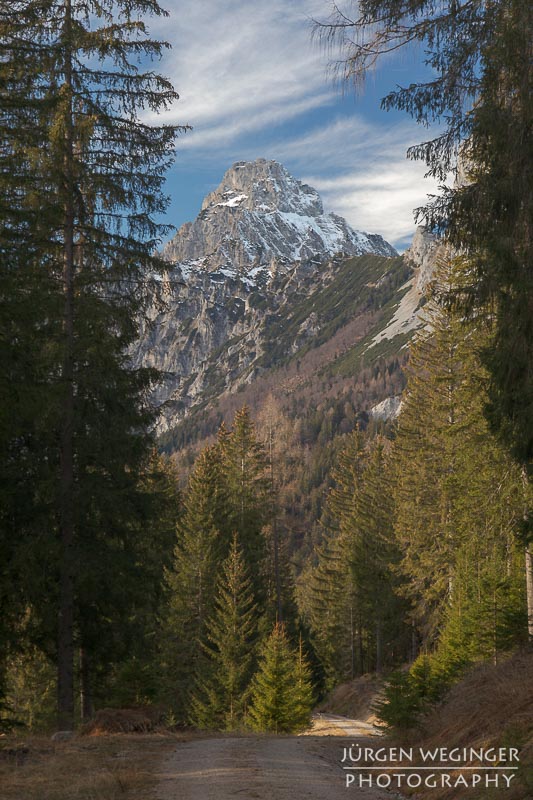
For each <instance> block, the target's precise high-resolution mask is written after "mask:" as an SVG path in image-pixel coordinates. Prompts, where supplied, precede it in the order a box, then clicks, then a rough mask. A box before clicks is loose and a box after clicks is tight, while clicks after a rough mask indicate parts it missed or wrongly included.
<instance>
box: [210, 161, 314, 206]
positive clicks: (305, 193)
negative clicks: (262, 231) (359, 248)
mask: <svg viewBox="0 0 533 800" xmlns="http://www.w3.org/2000/svg"><path fill="white" fill-rule="evenodd" d="M213 207H229V208H237V207H238V208H245V209H247V210H249V211H257V212H263V213H272V212H273V211H280V212H282V213H288V214H290V213H296V214H301V215H304V216H311V217H318V216H320V215H321V214H323V213H324V208H323V206H322V200H321V199H320V195H319V194H318V192H317V191H316V190H315V189H313V188H312V187H311V186H308V185H307V184H305V183H302V182H301V181H299V180H296V178H293V176H292V175H291V174H290V173H289V171H288V170H287V169H286V168H285V167H284V166H283V165H282V164H279V163H278V162H277V161H267V160H266V159H265V158H258V159H256V160H255V161H237V162H236V163H235V164H233V166H232V167H230V169H228V171H227V172H226V173H225V175H224V177H223V178H222V181H221V183H220V186H219V187H218V188H217V189H215V191H214V192H211V194H209V195H207V197H206V198H205V200H204V202H203V204H202V210H203V211H205V210H206V209H210V208H213Z"/></svg>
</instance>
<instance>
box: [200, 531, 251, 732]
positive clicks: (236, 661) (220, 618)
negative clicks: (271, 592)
mask: <svg viewBox="0 0 533 800" xmlns="http://www.w3.org/2000/svg"><path fill="white" fill-rule="evenodd" d="M217 586H218V591H217V596H216V599H215V608H214V611H213V614H212V616H211V618H210V619H209V620H208V622H207V626H206V628H207V642H206V644H205V645H204V650H205V654H206V656H207V658H208V661H209V663H208V665H207V667H206V677H205V678H203V679H202V677H200V679H199V680H197V686H196V689H195V691H194V694H193V699H192V704H191V706H192V708H191V713H190V718H191V721H192V722H193V723H194V724H196V725H198V726H199V727H202V728H220V729H224V730H233V729H235V728H237V727H238V726H239V725H240V724H241V723H242V721H243V717H244V711H245V704H246V690H247V687H248V684H249V682H250V678H251V674H252V671H253V667H254V663H255V658H254V650H255V646H256V638H257V606H256V605H255V603H254V599H253V592H252V585H251V581H250V578H249V575H248V570H247V568H246V565H245V563H244V559H243V555H242V550H241V548H240V546H239V543H238V540H237V535H236V534H235V536H234V538H233V541H232V544H231V548H230V552H229V554H228V557H227V559H226V560H225V562H224V563H223V565H222V571H221V574H220V577H219V580H218V584H217Z"/></svg>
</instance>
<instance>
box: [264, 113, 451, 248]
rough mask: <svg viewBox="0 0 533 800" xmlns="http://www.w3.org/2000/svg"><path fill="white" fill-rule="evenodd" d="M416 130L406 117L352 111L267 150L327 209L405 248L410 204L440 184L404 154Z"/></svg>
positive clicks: (423, 199) (409, 233)
mask: <svg viewBox="0 0 533 800" xmlns="http://www.w3.org/2000/svg"><path fill="white" fill-rule="evenodd" d="M415 133H416V132H415V131H414V130H413V126H412V125H410V124H409V123H404V124H399V125H398V124H397V125H393V126H390V127H384V126H379V125H377V124H376V123H372V122H369V121H368V120H364V119H362V118H360V117H358V116H357V115H352V116H350V117H342V118H338V119H336V120H334V121H332V122H331V123H330V124H329V125H325V126H322V127H320V128H318V129H316V130H312V131H310V132H309V133H307V134H306V135H304V136H301V137H296V138H293V139H289V140H285V141H283V142H278V143H276V144H274V145H273V146H271V147H270V148H269V153H268V156H269V157H271V158H276V159H278V160H279V161H282V162H283V163H285V164H286V165H287V166H289V167H290V168H291V169H292V170H293V172H294V173H295V174H296V175H297V177H299V178H300V179H301V180H303V181H305V182H306V183H309V184H310V185H311V186H314V188H315V189H318V191H319V192H320V194H321V196H322V199H323V201H324V206H325V208H326V210H328V211H334V212H336V213H337V214H340V215H341V216H343V217H345V218H346V219H347V220H348V222H349V223H350V224H351V225H352V226H353V227H354V228H356V229H358V230H363V231H369V232H371V233H380V234H381V235H382V236H384V237H385V238H386V239H387V240H388V241H390V242H391V243H393V244H395V245H396V246H397V247H399V248H400V249H403V248H404V247H405V246H406V245H407V244H409V242H410V239H411V237H412V234H413V231H414V228H415V222H414V213H413V212H414V209H415V208H417V207H418V206H421V205H423V204H424V203H425V202H426V199H427V195H428V194H434V193H436V192H437V189H438V187H437V183H436V182H435V181H434V180H430V179H425V178H424V174H425V172H426V167H425V165H424V164H421V163H420V162H413V161H408V160H407V159H406V158H405V153H406V150H407V148H408V147H409V145H410V144H412V143H413V138H414V136H415Z"/></svg>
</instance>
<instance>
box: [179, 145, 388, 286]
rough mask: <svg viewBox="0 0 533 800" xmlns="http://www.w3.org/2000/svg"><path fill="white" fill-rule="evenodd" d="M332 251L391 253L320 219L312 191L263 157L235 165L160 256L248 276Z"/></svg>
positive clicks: (335, 220)
mask: <svg viewBox="0 0 533 800" xmlns="http://www.w3.org/2000/svg"><path fill="white" fill-rule="evenodd" d="M335 253H343V254H345V255H362V254H363V253H376V254H378V255H384V256H394V255H396V251H395V250H394V248H393V247H391V245H390V244H388V243H387V242H386V241H385V240H384V239H383V238H382V237H381V236H377V235H375V234H367V233H361V232H360V231H354V230H353V229H352V228H351V227H350V226H349V225H348V223H347V222H346V221H345V220H344V219H342V217H339V216H337V215H336V214H325V213H324V208H323V206H322V200H321V199H320V196H319V195H318V193H317V192H316V191H315V189H313V188H311V186H307V185H306V184H304V183H301V182H300V181H298V180H296V179H295V178H293V177H292V175H290V174H289V173H288V172H287V170H286V169H285V167H283V166H282V165H281V164H278V163H277V162H276V161H266V160H265V159H263V158H260V159H257V161H252V162H237V163H236V164H234V165H233V166H232V167H231V169H229V170H228V171H227V172H226V174H225V175H224V177H223V179H222V183H221V184H220V186H219V187H218V188H217V189H216V190H215V191H214V192H212V193H211V194H209V195H207V197H206V198H205V200H204V202H203V204H202V210H201V211H200V213H199V215H198V217H197V218H196V220H195V221H194V222H192V223H186V224H185V225H183V226H182V227H181V228H180V230H179V231H178V233H177V234H176V236H175V237H174V239H172V241H171V242H170V243H169V244H168V245H167V246H166V248H165V250H164V253H163V254H164V256H165V257H166V258H168V260H169V261H173V262H176V263H179V264H188V265H189V266H191V268H193V269H195V270H196V269H202V270H208V271H214V270H217V269H221V268H226V269H229V270H231V271H235V272H237V273H238V274H246V273H248V272H249V271H250V270H252V269H254V268H258V267H261V266H270V267H271V268H272V269H275V268H279V266H280V265H286V264H291V263H294V262H295V261H308V260H316V261H322V260H324V259H325V258H327V257H328V256H331V255H333V254H335Z"/></svg>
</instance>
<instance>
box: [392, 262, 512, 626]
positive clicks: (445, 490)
mask: <svg viewBox="0 0 533 800" xmlns="http://www.w3.org/2000/svg"><path fill="white" fill-rule="evenodd" d="M462 270H463V266H462V265H461V263H460V262H456V263H455V264H444V265H443V266H442V268H441V271H440V275H439V280H438V284H437V290H438V293H437V294H436V295H435V296H434V297H433V299H432V300H431V301H430V303H429V304H428V314H429V322H430V326H429V328H428V329H427V330H426V331H425V332H424V333H422V334H421V335H420V337H419V339H418V342H417V343H416V345H415V346H414V347H413V350H412V356H411V362H410V368H409V380H408V387H407V392H406V395H405V401H404V407H403V409H402V414H401V416H400V421H399V426H398V436H397V440H396V443H395V456H394V457H395V486H394V499H395V504H396V521H395V532H396V537H397V541H398V543H399V546H400V548H401V551H402V561H401V564H400V569H401V571H402V572H403V574H404V576H405V577H406V578H407V583H406V584H405V591H406V593H407V595H408V596H409V598H410V599H411V601H412V602H413V603H414V619H415V620H416V622H417V625H418V626H419V630H420V631H421V633H422V636H423V638H424V640H425V641H426V642H427V641H431V640H432V639H433V640H435V639H436V636H437V633H438V632H439V631H441V630H442V626H443V624H444V620H445V619H446V618H447V617H448V616H449V614H450V612H451V609H453V608H456V609H457V610H458V609H459V608H461V607H463V608H464V603H465V601H466V597H468V596H471V595H470V593H471V592H477V593H479V592H480V591H482V590H481V587H482V585H483V583H484V582H485V581H486V580H487V579H488V575H489V574H490V573H492V572H493V571H494V570H495V569H496V570H497V571H498V570H499V571H501V570H503V571H505V570H506V566H505V565H506V562H507V561H508V559H509V558H510V559H511V560H512V559H513V556H512V550H513V547H514V545H513V541H514V536H515V534H516V531H517V528H518V525H519V520H520V513H521V509H522V504H523V500H522V499H521V497H522V489H521V484H520V473H519V470H518V467H517V465H516V464H513V462H512V461H511V460H510V459H509V457H508V456H506V454H505V452H504V451H503V449H502V447H501V446H500V445H498V443H497V442H496V441H495V439H494V437H492V436H491V434H490V432H489V430H488V426H487V424H486V422H485V420H484V417H483V403H484V398H485V397H486V375H485V373H484V371H483V369H482V367H481V364H480V362H479V358H478V357H477V356H476V350H477V351H479V348H480V346H481V343H482V342H483V341H484V337H486V335H487V333H486V330H484V329H483V327H482V326H481V324H480V323H481V320H478V321H477V323H473V324H472V325H471V326H470V328H469V329H466V328H465V323H464V321H463V320H462V319H461V315H460V313H459V312H457V311H454V310H453V309H452V308H450V307H449V306H448V305H446V304H442V303H441V302H439V297H441V298H442V297H443V295H449V292H450V287H451V286H452V285H457V284H458V283H459V282H460V281H461V279H462V275H463V272H462ZM467 331H468V335H467V336H465V333H466V332H467ZM465 567H466V568H465ZM482 576H485V577H482ZM465 581H466V584H465ZM468 585H469V586H470V588H467V587H468ZM475 585H477V589H474V586H475ZM482 593H483V592H482ZM454 613H455V612H454ZM464 621H465V630H466V617H465V618H464ZM471 624H472V625H473V626H477V628H478V630H480V629H481V627H483V626H482V625H481V622H480V620H479V619H478V620H477V621H476V620H475V618H473V619H472V620H471Z"/></svg>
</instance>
